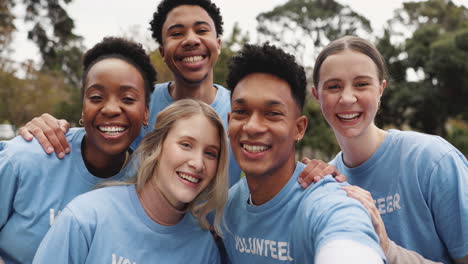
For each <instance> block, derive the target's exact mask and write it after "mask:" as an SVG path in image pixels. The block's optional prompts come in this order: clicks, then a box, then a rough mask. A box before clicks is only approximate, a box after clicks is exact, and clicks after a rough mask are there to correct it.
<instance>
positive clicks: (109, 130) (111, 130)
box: [99, 126, 125, 136]
mask: <svg viewBox="0 0 468 264" xmlns="http://www.w3.org/2000/svg"><path fill="white" fill-rule="evenodd" d="M99 130H100V131H102V132H104V133H106V134H107V135H111V136H115V135H118V134H119V133H122V132H123V131H125V127H120V126H100V127H99Z"/></svg>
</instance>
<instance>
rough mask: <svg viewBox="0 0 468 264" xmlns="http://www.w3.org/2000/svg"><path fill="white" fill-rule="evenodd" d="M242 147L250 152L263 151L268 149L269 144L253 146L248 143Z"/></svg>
mask: <svg viewBox="0 0 468 264" xmlns="http://www.w3.org/2000/svg"><path fill="white" fill-rule="evenodd" d="M242 147H243V148H244V149H246V150H247V151H248V152H262V151H265V150H267V149H268V147H267V146H252V145H247V144H243V145H242Z"/></svg>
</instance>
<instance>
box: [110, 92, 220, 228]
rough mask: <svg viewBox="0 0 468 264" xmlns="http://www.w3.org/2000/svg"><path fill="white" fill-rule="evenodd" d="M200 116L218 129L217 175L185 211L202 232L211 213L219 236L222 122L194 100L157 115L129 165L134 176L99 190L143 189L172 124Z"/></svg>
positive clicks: (207, 107)
mask: <svg viewBox="0 0 468 264" xmlns="http://www.w3.org/2000/svg"><path fill="white" fill-rule="evenodd" d="M200 114H201V115H203V116H204V117H206V118H207V119H208V120H210V121H211V123H212V124H213V125H214V126H215V127H216V128H217V129H218V135H219V139H220V151H219V156H218V166H217V171H216V174H215V176H214V178H213V179H212V181H211V182H210V183H209V184H208V186H207V187H206V188H205V190H203V191H202V192H201V193H200V194H199V195H198V196H197V197H196V198H195V199H194V200H193V201H192V202H191V203H190V204H189V207H188V209H189V211H190V212H191V213H192V215H193V216H194V217H195V218H196V219H197V220H198V223H199V224H200V226H201V227H202V228H204V229H208V228H209V226H210V224H209V222H208V220H207V215H208V213H210V212H212V211H213V210H214V211H215V220H214V228H215V230H216V232H217V233H218V234H220V235H221V234H222V232H221V219H222V214H223V210H224V204H225V202H226V199H227V192H228V181H227V165H228V155H229V152H228V144H227V137H226V132H225V129H224V126H223V121H222V120H221V118H220V117H219V116H218V114H216V112H215V111H214V110H213V108H211V107H210V106H209V105H208V104H206V103H204V102H202V101H199V100H194V99H182V100H177V101H175V102H174V103H172V104H170V105H169V106H168V107H166V108H165V109H164V110H163V111H161V112H160V113H159V114H158V117H157V122H156V124H155V125H154V130H153V131H151V132H150V133H148V134H147V135H146V136H145V137H144V138H143V140H142V141H141V143H140V145H139V146H138V148H137V150H136V151H135V153H134V155H135V156H136V162H133V164H139V165H138V166H139V167H138V172H137V174H136V175H135V176H134V177H132V178H131V179H130V180H129V181H127V182H120V183H116V182H112V183H111V182H107V183H104V184H102V185H101V186H110V185H128V184H136V189H137V191H138V192H139V191H141V190H142V189H143V186H144V185H145V184H146V183H147V182H148V180H149V179H151V177H152V176H153V172H154V171H155V170H156V169H157V166H158V165H159V158H160V156H161V152H162V146H163V143H164V140H165V139H166V137H167V135H168V134H169V132H170V131H171V129H172V128H173V127H174V125H175V123H176V122H177V121H178V120H180V119H184V118H190V117H192V116H195V115H200Z"/></svg>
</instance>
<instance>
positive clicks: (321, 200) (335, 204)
mask: <svg viewBox="0 0 468 264" xmlns="http://www.w3.org/2000/svg"><path fill="white" fill-rule="evenodd" d="M346 185H348V183H339V182H337V181H335V179H334V178H333V177H332V176H329V175H328V176H326V177H324V178H323V179H322V180H320V181H319V182H318V183H316V184H315V185H314V186H312V187H309V189H307V190H306V191H305V193H304V196H303V199H302V200H301V203H300V205H299V209H298V211H299V212H301V213H302V214H303V217H306V218H310V217H312V218H316V219H326V217H328V216H330V215H332V214H333V213H334V212H335V210H342V212H346V211H354V210H356V209H357V210H358V212H359V213H362V215H364V216H365V215H366V214H367V213H366V211H365V208H364V207H363V206H362V205H361V204H360V203H359V202H358V201H357V200H355V199H352V198H350V197H348V196H347V195H346V192H345V191H344V190H343V189H342V188H343V187H344V186H346Z"/></svg>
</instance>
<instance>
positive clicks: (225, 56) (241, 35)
mask: <svg viewBox="0 0 468 264" xmlns="http://www.w3.org/2000/svg"><path fill="white" fill-rule="evenodd" d="M248 41H249V37H248V35H247V33H245V32H242V30H241V29H240V28H239V25H238V24H237V23H235V24H234V27H233V29H232V33H231V35H230V36H229V37H228V38H226V39H225V40H223V41H222V42H221V53H220V54H219V57H218V62H217V63H216V66H215V68H214V69H213V77H214V82H215V83H218V84H221V85H223V86H226V78H227V74H228V63H229V60H230V58H231V57H232V56H234V55H235V54H236V52H237V51H238V50H239V49H240V48H241V47H242V46H243V45H244V44H245V43H247V42H248Z"/></svg>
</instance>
